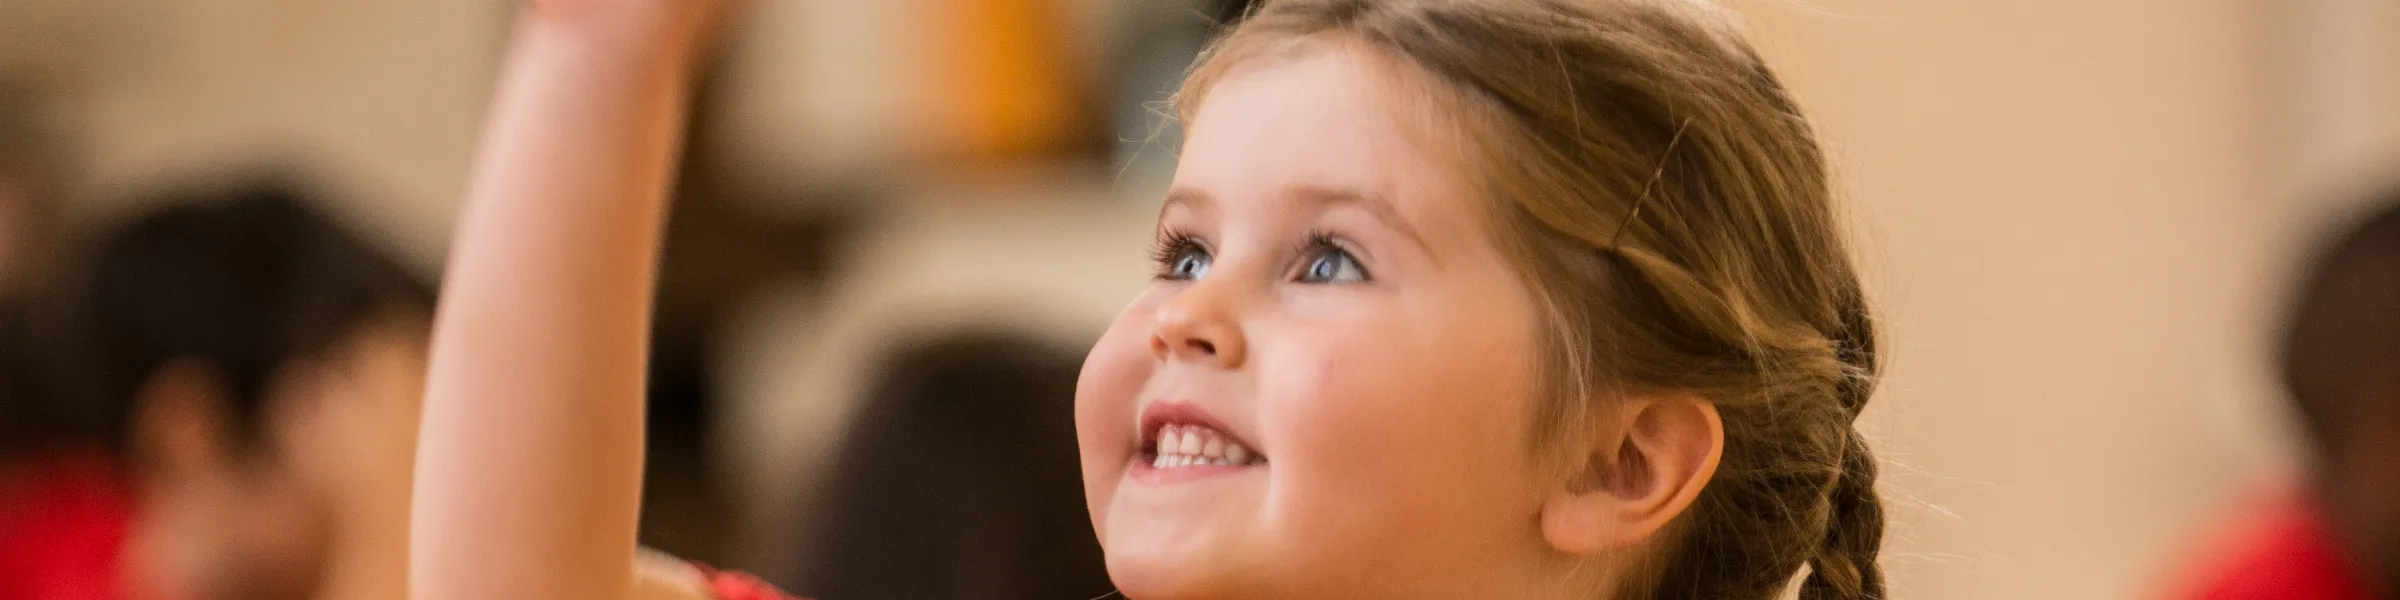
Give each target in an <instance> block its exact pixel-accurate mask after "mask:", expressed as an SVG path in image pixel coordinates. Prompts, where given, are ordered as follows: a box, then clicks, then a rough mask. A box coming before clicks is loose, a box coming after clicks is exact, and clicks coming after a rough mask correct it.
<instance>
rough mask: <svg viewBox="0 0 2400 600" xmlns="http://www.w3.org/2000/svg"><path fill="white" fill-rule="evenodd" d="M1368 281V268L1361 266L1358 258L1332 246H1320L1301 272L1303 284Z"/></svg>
mask: <svg viewBox="0 0 2400 600" xmlns="http://www.w3.org/2000/svg"><path fill="white" fill-rule="evenodd" d="M1366 280H1367V268H1366V267H1362V266H1359V264H1358V258H1356V257H1353V256H1350V253H1349V252H1347V251H1344V250H1342V249H1340V248H1335V247H1331V246H1330V245H1326V246H1319V247H1318V248H1317V250H1316V252H1315V253H1314V254H1312V255H1310V256H1309V258H1308V263H1307V264H1306V265H1303V268H1302V269H1301V271H1300V282H1301V283H1359V282H1363V281H1366Z"/></svg>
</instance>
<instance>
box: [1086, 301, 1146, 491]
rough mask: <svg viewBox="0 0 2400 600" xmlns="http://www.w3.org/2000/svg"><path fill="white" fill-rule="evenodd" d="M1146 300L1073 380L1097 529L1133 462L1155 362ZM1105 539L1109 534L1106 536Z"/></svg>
mask: <svg viewBox="0 0 2400 600" xmlns="http://www.w3.org/2000/svg"><path fill="white" fill-rule="evenodd" d="M1146 304H1147V303H1146V302H1143V303H1136V304H1135V305H1134V306H1133V307H1132V308H1128V309H1126V311H1125V313H1124V314H1123V315H1120V316H1119V317H1118V318H1117V321H1116V323H1115V324H1114V325H1111V326H1110V327H1109V329H1108V332H1107V333H1106V334H1104V335H1102V336H1100V341H1099V342H1096V343H1094V344H1093V345H1092V351H1091V353H1090V354H1087V355H1085V356H1084V360H1083V371H1082V373H1081V374H1080V375H1079V376H1078V377H1077V379H1076V382H1075V441H1076V444H1077V445H1078V446H1079V447H1080V450H1081V454H1082V461H1083V487H1084V500H1085V502H1086V504H1088V505H1089V506H1090V508H1091V510H1092V511H1093V517H1094V521H1095V525H1098V524H1099V523H1100V522H1101V521H1102V520H1101V519H1099V517H1100V516H1101V512H1102V511H1104V510H1105V509H1106V508H1107V506H1108V499H1109V498H1110V497H1111V496H1113V495H1114V493H1115V491H1116V485H1117V480H1118V476H1119V475H1121V474H1122V473H1123V471H1124V469H1125V466H1126V465H1127V464H1128V462H1129V461H1131V460H1132V458H1133V453H1134V451H1135V447H1134V446H1135V444H1136V443H1137V442H1138V441H1139V440H1137V439H1136V433H1135V431H1134V429H1135V427H1134V417H1135V411H1137V410H1139V408H1140V398H1141V391H1142V386H1143V385H1144V384H1146V383H1147V382H1148V381H1149V379H1150V372H1151V370H1152V369H1154V368H1156V361H1154V360H1152V358H1151V356H1150V346H1149V339H1150V337H1149V331H1150V327H1149V321H1148V320H1147V319H1146V318H1145V317H1144V315H1148V314H1150V311H1149V310H1148V309H1147V308H1146ZM1104 537H1105V536H1104Z"/></svg>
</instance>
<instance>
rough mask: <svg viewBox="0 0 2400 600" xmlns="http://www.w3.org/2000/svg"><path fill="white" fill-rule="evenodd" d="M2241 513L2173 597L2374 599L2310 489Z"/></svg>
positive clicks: (2209, 599) (2187, 599) (2179, 599)
mask: <svg viewBox="0 0 2400 600" xmlns="http://www.w3.org/2000/svg"><path fill="white" fill-rule="evenodd" d="M2264 504H2265V505H2264V506H2260V507H2256V508H2253V509H2251V510H2250V511H2248V513H2247V514H2245V515H2243V517H2242V520H2241V521H2238V522H2237V525H2236V526H2235V527H2233V528H2232V529H2231V530H2230V531H2228V533H2229V534H2230V535H2225V536H2223V537H2221V538H2219V539H2218V540H2217V543H2215V544H2211V545H2210V546H2208V547H2207V548H2208V551H2209V552H2211V553H2212V554H2208V555H2205V556H2206V558H2204V559H2203V560H2202V561H2200V562H2199V563H2197V564H2198V565H2199V567H2198V568H2195V569H2193V570H2191V571H2189V572H2188V574H2187V575H2186V579H2185V581H2184V582H2183V583H2184V585H2183V586H2182V587H2181V588H2179V589H2178V590H2177V591H2176V593H2175V594H2173V595H2170V596H2168V598H2169V599H2170V600H2374V599H2375V598H2376V596H2375V595H2374V594H2372V593H2369V592H2368V591H2367V590H2368V588H2367V586H2366V584H2365V579H2363V578H2361V577H2360V576H2359V574H2358V572H2357V571H2356V570H2355V569H2354V567H2353V566H2352V565H2351V564H2350V558H2349V557H2348V556H2347V555H2345V554H2344V553H2343V551H2342V550H2341V546H2340V545H2339V544H2338V543H2336V541H2335V538H2334V535H2333V531H2332V530H2331V529H2330V528H2328V527H2327V526H2326V524H2325V520H2324V517H2323V513H2322V511H2321V510H2320V509H2319V508H2318V507H2317V505H2316V502H2314V501H2313V500H2312V499H2310V498H2308V497H2307V495H2306V494H2301V493H2287V494H2283V495H2282V497H2279V498H2276V499H2274V500H2272V501H2269V502H2266V503H2264Z"/></svg>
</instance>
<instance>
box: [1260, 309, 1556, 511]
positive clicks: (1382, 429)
mask: <svg viewBox="0 0 2400 600" xmlns="http://www.w3.org/2000/svg"><path fill="white" fill-rule="evenodd" d="M1452 314H1453V315H1456V314H1459V313H1452ZM1470 314H1471V313H1470ZM1395 317H1396V318H1393V319H1389V320H1379V322H1374V323H1342V324H1341V325H1342V326H1340V327H1318V328H1314V329H1312V330H1310V331H1306V332H1299V333H1296V334H1295V335H1292V336H1290V337H1289V338H1288V339H1287V340H1284V343H1282V344H1277V345H1278V346H1281V347H1283V348H1284V349H1285V353H1284V355H1283V356H1279V357H1275V358H1273V359H1269V360H1262V361H1260V363H1259V365H1258V366H1259V368H1260V369H1261V386H1262V389H1261V393H1262V400H1264V401H1263V402H1261V410H1262V413H1263V414H1262V415H1261V422H1262V425H1264V426H1266V427H1268V428H1270V429H1271V430H1272V431H1271V432H1270V434H1271V435H1273V436H1274V438H1273V443H1275V445H1276V448H1271V449H1270V450H1269V452H1270V453H1271V454H1275V455H1276V456H1278V460H1279V461H1280V462H1278V464H1277V468H1276V469H1275V470H1274V473H1275V476H1276V477H1278V478H1279V481H1278V485H1277V486H1276V489H1277V491H1278V493H1279V494H1285V495H1286V497H1285V498H1284V499H1285V500H1287V501H1289V502H1291V503H1293V504H1294V505H1307V506H1313V507H1319V508H1310V509H1301V510H1295V511H1294V512H1295V513H1307V514H1312V515H1320V516H1322V515H1333V516H1334V517H1335V519H1339V520H1337V521H1333V522H1332V523H1331V524H1333V525H1335V526H1339V527H1343V528H1345V529H1348V530H1351V531H1354V532H1357V533H1359V534H1362V535H1376V534H1375V532H1377V531H1388V530H1390V529H1391V528H1392V527H1395V526H1400V527H1402V528H1404V529H1405V528H1424V527H1435V526H1439V525H1438V524H1442V523H1448V524H1450V525H1454V526H1457V527H1461V528H1467V529H1472V528H1490V527H1492V524H1493V523H1495V522H1501V521H1508V520H1513V519H1515V518H1516V517H1518V516H1522V515H1520V514H1518V513H1527V512H1530V511H1532V510H1533V508H1532V507H1533V506H1534V505H1535V504H1536V503H1537V502H1538V495H1537V494H1534V493H1531V492H1532V490H1533V489H1534V486H1532V485H1531V480H1530V474H1531V472H1532V468H1531V464H1530V453H1529V451H1528V449H1527V444H1528V443H1529V439H1530V437H1529V436H1530V425H1531V418H1530V416H1531V415H1532V414H1533V413H1532V408H1533V407H1532V401H1533V397H1534V395H1533V389H1534V385H1533V383H1534V372H1533V368H1532V365H1533V359H1534V352H1535V348H1534V345H1533V344H1532V342H1531V339H1532V337H1531V333H1530V331H1531V327H1530V326H1526V325H1522V324H1519V323H1516V322H1514V320H1513V319H1488V318H1460V317H1458V316H1450V317H1446V318H1425V317H1423V316H1410V317H1409V318H1397V317H1398V315H1396V316H1395ZM1519 509H1523V510H1519ZM1341 520H1346V521H1347V522H1343V521H1341ZM1495 533H1496V532H1495Z"/></svg>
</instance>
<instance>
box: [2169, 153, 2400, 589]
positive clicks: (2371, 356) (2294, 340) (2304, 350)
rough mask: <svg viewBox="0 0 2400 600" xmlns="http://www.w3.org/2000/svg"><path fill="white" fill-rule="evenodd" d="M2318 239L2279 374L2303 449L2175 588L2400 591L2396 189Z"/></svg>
mask: <svg viewBox="0 0 2400 600" xmlns="http://www.w3.org/2000/svg"><path fill="white" fill-rule="evenodd" d="M2382 203H2383V205H2386V208H2384V209H2382V210H2380V211H2379V212H2377V213H2375V214H2373V215H2371V216H2369V217H2368V218H2367V219H2365V220H2364V221H2362V222H2360V223H2359V224H2357V225H2355V226H2353V227H2352V228H2351V229H2349V230H2347V231H2346V232H2344V233H2343V235H2341V236H2340V237H2338V238H2334V242H2333V243H2332V244H2331V245H2329V246H2326V247H2325V250H2324V251H2323V253H2322V254H2320V255H2318V258H2317V261H2316V262H2314V263H2312V264H2311V266H2310V267H2309V271H2308V272H2307V274H2306V276H2305V277H2306V278H2305V279H2303V280H2302V286H2301V288H2300V292H2299V294H2298V295H2297V296H2296V297H2294V298H2293V299H2292V303H2291V304H2290V305H2289V306H2288V310H2289V311H2290V312H2289V317H2288V318H2289V321H2288V322H2287V324H2286V329H2285V331H2284V338H2283V347H2282V365H2281V367H2282V374H2283V379H2284V384H2285V387H2286V388H2287V389H2288V390H2289V391H2290V393H2291V399H2292V401H2293V406H2294V407H2295V408H2297V409H2298V411H2297V412H2298V415H2299V417H2300V423H2301V425H2302V430H2303V432H2304V433H2305V434H2306V436H2307V439H2308V444H2309V446H2308V447H2307V448H2306V450H2307V452H2308V456H2309V458H2310V459H2311V463H2310V464H2309V470H2308V480H2307V482H2306V484H2305V488H2304V489H2303V490H2301V492H2300V493H2297V494H2293V495H2292V496H2293V497H2291V498H2288V499H2284V500H2281V501H2279V502H2276V503H2274V504H2273V505H2272V506H2270V507H2268V508H2267V509H2265V510H2263V511H2259V512H2258V513H2257V514H2253V515H2249V516H2248V517H2247V518H2249V519H2250V520H2251V521H2250V522H2248V523H2246V524H2244V526H2243V527H2242V528H2240V530H2239V531H2238V533H2237V534H2236V535H2235V536H2234V538H2233V539H2232V540H2231V541H2232V543H2231V544H2229V549H2230V551H2229V552H2224V553H2222V555H2220V556H2218V557H2216V559H2215V560H2213V561H2211V562H2210V563H2208V564H2206V565H2205V566H2204V567H2203V568H2202V569H2200V570H2198V571H2196V577H2194V578H2193V580H2192V582H2191V584H2190V585H2189V586H2188V587H2187V588H2186V589H2183V590H2179V591H2178V593H2177V594H2176V595H2175V596H2174V597H2176V598H2189V599H2193V600H2266V599H2276V598H2289V599H2309V600H2347V599H2360V600H2365V599H2368V598H2386V597H2390V594H2391V593H2392V592H2393V591H2400V190H2395V191H2393V192H2389V193H2388V194H2387V195H2386V196H2385V197H2384V198H2383V199H2382Z"/></svg>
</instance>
